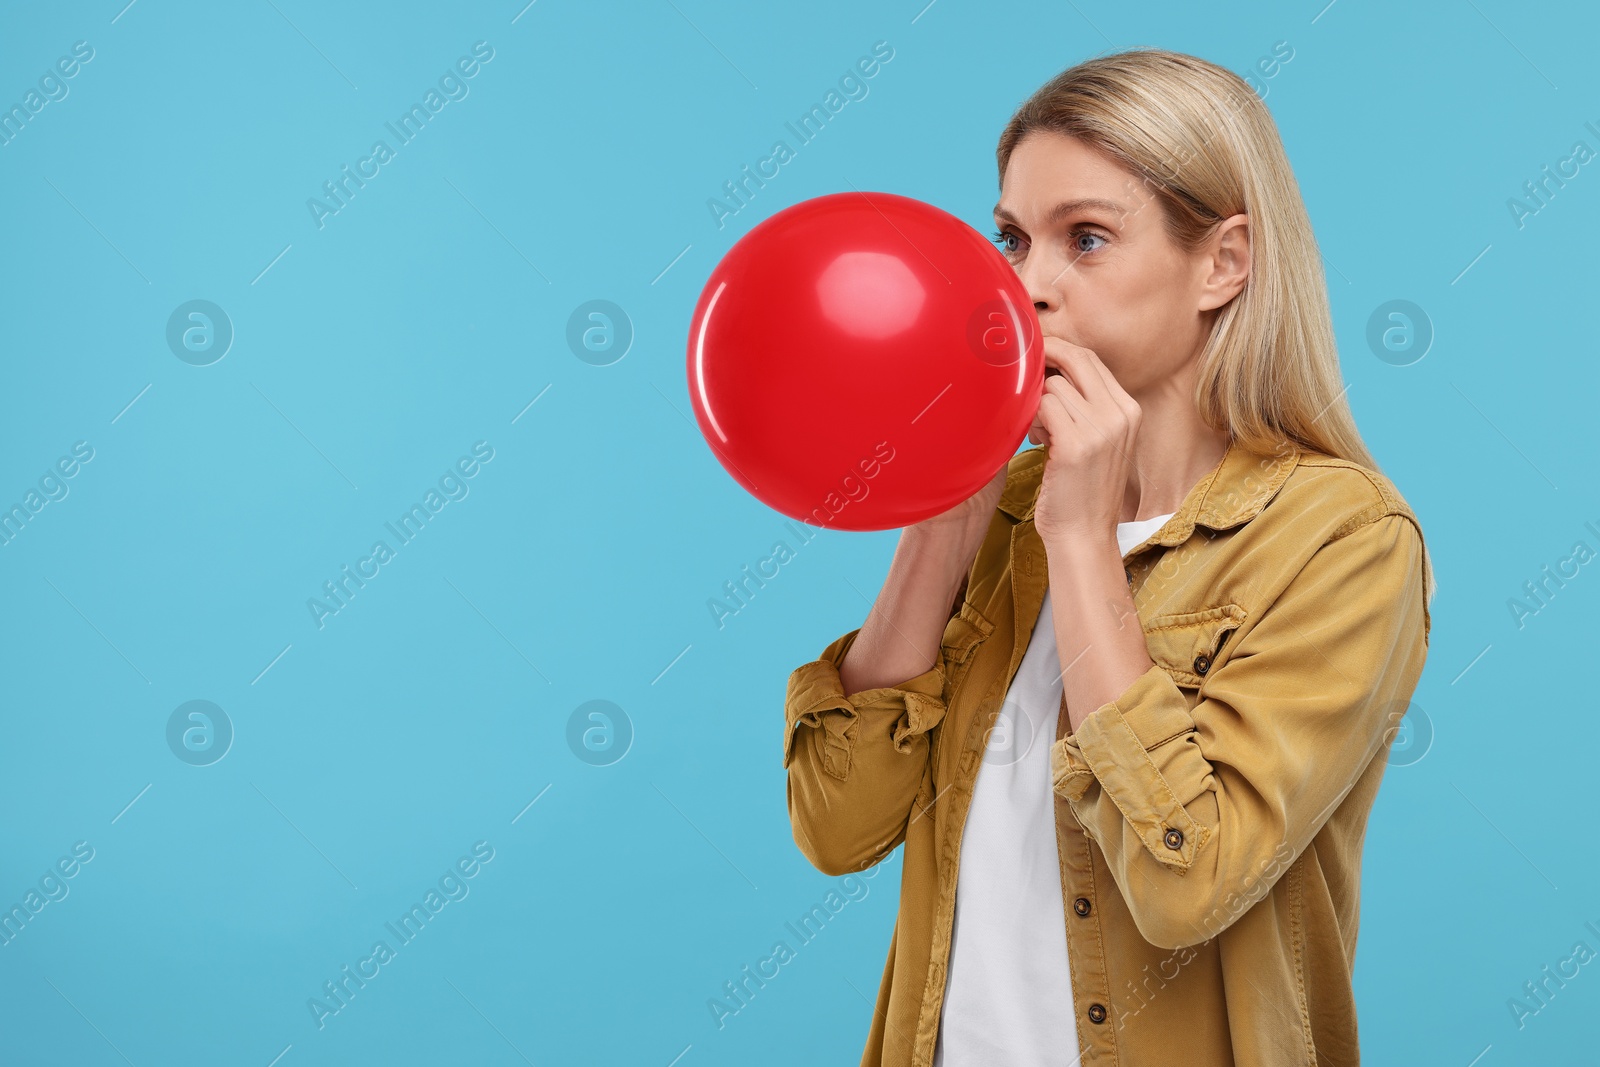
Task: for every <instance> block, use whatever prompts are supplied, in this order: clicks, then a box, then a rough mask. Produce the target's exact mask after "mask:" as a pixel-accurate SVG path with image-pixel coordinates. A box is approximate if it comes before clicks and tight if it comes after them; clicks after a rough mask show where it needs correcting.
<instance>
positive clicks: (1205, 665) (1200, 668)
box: [1194, 652, 1211, 674]
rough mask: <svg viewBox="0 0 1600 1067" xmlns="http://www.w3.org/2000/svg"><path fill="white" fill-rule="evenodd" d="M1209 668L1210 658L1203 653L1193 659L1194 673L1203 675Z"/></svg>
mask: <svg viewBox="0 0 1600 1067" xmlns="http://www.w3.org/2000/svg"><path fill="white" fill-rule="evenodd" d="M1210 668H1211V657H1210V656H1208V655H1206V654H1205V653H1204V652H1202V653H1200V654H1199V655H1198V656H1196V657H1195V658H1194V673H1196V674H1204V673H1206V671H1207V670H1209V669H1210Z"/></svg>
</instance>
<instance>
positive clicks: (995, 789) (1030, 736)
mask: <svg viewBox="0 0 1600 1067" xmlns="http://www.w3.org/2000/svg"><path fill="white" fill-rule="evenodd" d="M1171 517H1172V515H1170V514H1168V515H1157V516H1156V517H1154V518H1150V519H1144V520H1142V521H1139V522H1124V523H1118V524H1117V544H1118V547H1119V548H1120V549H1121V550H1122V551H1123V552H1124V553H1126V552H1127V551H1128V550H1129V549H1130V548H1132V547H1134V546H1135V545H1137V544H1139V543H1140V542H1142V541H1143V540H1144V539H1145V538H1147V537H1149V536H1150V535H1151V534H1153V533H1155V532H1156V531H1157V530H1158V529H1160V528H1161V525H1162V524H1163V523H1165V522H1166V521H1167V520H1168V519H1170V518H1171ZM1061 692H1062V685H1061V656H1060V652H1059V650H1058V649H1057V647H1056V632H1055V623H1054V620H1053V619H1052V618H1051V616H1050V593H1049V590H1048V589H1047V590H1046V591H1045V598H1044V605H1043V607H1042V608H1041V610H1040V612H1039V619H1038V621H1037V622H1036V623H1035V624H1034V627H1033V636H1032V637H1030V638H1029V640H1028V650H1027V652H1026V653H1024V655H1023V657H1022V662H1021V663H1020V664H1018V666H1017V674H1016V677H1015V678H1013V679H1012V681H1011V688H1010V689H1009V690H1008V691H1007V693H1006V699H1005V703H1004V704H1003V705H1002V706H1001V708H1000V711H999V713H998V716H997V718H996V719H995V724H994V729H993V731H992V732H991V733H990V735H989V742H988V746H987V748H986V749H985V751H984V757H983V762H982V763H981V764H980V765H979V767H978V777H977V782H976V783H975V785H974V786H973V793H972V807H971V809H970V810H969V811H968V812H967V821H966V824H965V826H964V827H963V828H962V838H961V861H960V864H961V866H960V870H959V871H958V872H957V876H956V909H955V926H954V931H953V934H952V941H951V946H950V964H949V972H948V975H947V979H946V984H945V994H944V1007H943V1010H942V1014H941V1017H940V1021H939V1040H938V1043H937V1045H936V1046H935V1049H934V1057H933V1063H934V1067H991V1065H994V1064H1005V1065H1006V1067H1071V1065H1074V1064H1076V1063H1077V1062H1078V1057H1079V1052H1078V1031H1077V1021H1076V1019H1075V1018H1074V1014H1073V1013H1074V1007H1073V1003H1072V977H1071V973H1070V971H1069V970H1068V968H1067V926H1066V923H1067V917H1066V909H1065V907H1064V901H1063V893H1062V888H1061V864H1060V859H1059V851H1058V849H1057V847H1056V807H1055V792H1054V790H1053V789H1052V788H1051V777H1050V747H1051V745H1052V744H1054V743H1055V738H1056V721H1057V716H1058V715H1059V713H1060V710H1061Z"/></svg>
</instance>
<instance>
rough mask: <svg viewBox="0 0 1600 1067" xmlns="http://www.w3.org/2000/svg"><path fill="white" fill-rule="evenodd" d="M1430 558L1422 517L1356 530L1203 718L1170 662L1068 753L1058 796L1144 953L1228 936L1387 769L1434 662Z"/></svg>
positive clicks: (1310, 576)
mask: <svg viewBox="0 0 1600 1067" xmlns="http://www.w3.org/2000/svg"><path fill="white" fill-rule="evenodd" d="M1422 553H1423V546H1422V537H1421V532H1420V530H1419V529H1418V528H1417V526H1416V525H1415V523H1414V521H1413V519H1412V518H1411V517H1409V516H1407V515H1401V514H1396V513H1384V514H1381V515H1379V516H1378V517H1377V518H1375V519H1372V520H1371V521H1368V522H1366V523H1365V524H1364V525H1359V526H1357V527H1356V528H1355V529H1353V530H1352V531H1351V532H1349V533H1346V534H1343V535H1342V536H1339V537H1337V538H1335V539H1333V540H1331V541H1329V542H1328V543H1327V544H1325V545H1323V546H1322V547H1321V548H1320V549H1318V550H1317V551H1316V552H1315V553H1314V554H1313V555H1312V556H1311V558H1310V560H1309V561H1308V562H1307V563H1306V564H1305V566H1304V568H1303V569H1302V570H1301V571H1300V572H1299V573H1298V574H1297V575H1296V576H1295V577H1294V578H1293V579H1292V580H1291V581H1290V582H1289V584H1288V585H1287V586H1286V587H1285V589H1284V590H1283V591H1282V593H1281V594H1280V595H1279V596H1278V597H1277V599H1276V600H1275V601H1274V602H1273V603H1272V605H1271V606H1270V607H1269V608H1268V609H1267V610H1266V611H1265V612H1264V613H1262V614H1261V617H1260V618H1259V619H1256V620H1251V625H1249V626H1248V627H1247V628H1244V629H1241V631H1240V634H1239V637H1238V644H1237V646H1236V647H1235V649H1234V650H1233V653H1232V655H1231V656H1229V657H1228V658H1226V659H1225V660H1223V661H1222V662H1221V665H1220V666H1217V667H1214V668H1213V669H1212V670H1211V671H1210V673H1209V675H1208V676H1207V677H1206V678H1205V680H1204V682H1203V683H1202V686H1201V689H1200V697H1201V699H1200V701H1199V703H1198V704H1195V705H1194V706H1193V708H1191V707H1190V699H1191V698H1190V697H1189V696H1187V695H1186V694H1185V693H1184V692H1183V691H1182V690H1181V689H1180V688H1179V686H1178V684H1177V682H1176V681H1175V680H1174V678H1173V676H1172V674H1171V673H1169V672H1168V671H1167V670H1166V669H1164V668H1163V667H1162V666H1161V665H1160V664H1159V663H1157V664H1156V665H1154V666H1152V667H1151V668H1150V669H1149V670H1147V671H1146V672H1145V673H1144V674H1142V675H1140V676H1139V677H1138V678H1137V679H1135V680H1134V681H1133V682H1132V683H1131V684H1130V685H1129V686H1128V688H1127V689H1126V690H1125V691H1124V692H1123V693H1122V694H1121V695H1119V696H1118V697H1117V698H1116V699H1115V700H1112V701H1111V702H1109V703H1106V704H1103V705H1101V706H1100V707H1098V708H1096V709H1095V710H1094V711H1093V712H1091V713H1090V714H1089V715H1088V716H1087V717H1086V718H1085V719H1084V720H1083V721H1082V723H1080V724H1079V726H1078V728H1077V730H1076V731H1074V732H1073V733H1072V734H1069V735H1067V736H1066V737H1063V738H1061V739H1059V740H1057V741H1056V742H1055V743H1054V745H1053V747H1052V749H1051V764H1052V772H1053V779H1054V788H1055V791H1056V792H1057V794H1059V795H1060V796H1061V797H1063V798H1064V799H1065V800H1066V801H1067V802H1068V803H1069V804H1070V805H1071V807H1072V810H1073V812H1074V813H1075V814H1076V815H1077V817H1078V820H1079V822H1080V823H1082V825H1083V826H1084V828H1085V830H1086V832H1087V833H1089V835H1090V836H1091V837H1092V838H1093V839H1094V840H1095V842H1096V843H1097V844H1098V845H1099V846H1100V848H1101V850H1102V852H1103V853H1104V855H1105V857H1106V860H1107V862H1108V864H1109V865H1110V868H1111V872H1112V875H1113V877H1114V879H1115V881H1116V883H1117V886H1118V888H1119V889H1120V890H1121V891H1122V894H1123V897H1124V898H1125V899H1126V901H1127V903H1128V906H1129V909H1130V911H1131V913H1132V915H1133V918H1134V921H1135V923H1136V924H1137V926H1138V927H1139V929H1140V931H1141V933H1142V934H1143V935H1144V937H1145V938H1146V940H1148V941H1150V942H1151V943H1152V944H1154V945H1158V946H1161V947H1165V948H1174V949H1176V948H1182V947H1185V946H1187V945H1192V944H1198V943H1199V942H1201V941H1205V940H1207V939H1209V938H1211V937H1214V936H1216V935H1217V934H1218V933H1220V932H1221V930H1222V929H1224V928H1225V927H1226V926H1227V925H1229V924H1231V923H1232V922H1233V921H1234V920H1235V919H1237V918H1238V917H1239V916H1240V915H1242V914H1243V913H1244V911H1245V910H1247V909H1248V905H1249V904H1250V903H1253V901H1254V900H1255V899H1259V897H1260V896H1261V895H1263V894H1264V893H1265V892H1266V891H1267V889H1269V888H1270V887H1271V885H1272V883H1273V882H1274V881H1275V880H1276V879H1277V877H1278V876H1280V875H1281V874H1282V873H1283V871H1284V870H1285V869H1286V868H1287V867H1288V865H1289V864H1290V863H1292V862H1293V860H1294V859H1295V858H1296V857H1298V856H1299V855H1300V853H1301V852H1302V851H1303V850H1304V849H1305V847H1306V845H1307V844H1308V843H1309V842H1310V841H1311V839H1312V838H1313V837H1314V836H1315V835H1316V834H1317V832H1318V831H1319V830H1320V829H1321V828H1322V826H1323V824H1324V823H1326V821H1327V819H1328V817H1329V816H1330V815H1331V814H1332V813H1333V811H1334V810H1335V809H1336V808H1337V807H1338V805H1339V803H1340V801H1342V800H1343V799H1344V796H1345V794H1347V793H1348V792H1349V791H1350V789H1351V788H1352V787H1353V786H1354V785H1355V783H1356V781H1357V780H1358V779H1359V778H1360V776H1361V774H1362V773H1363V771H1365V770H1366V768H1367V766H1368V765H1369V764H1370V762H1371V761H1372V760H1373V758H1375V757H1380V753H1381V750H1382V748H1383V745H1384V743H1385V742H1386V741H1387V740H1388V739H1389V738H1391V737H1392V736H1393V733H1394V731H1395V730H1396V729H1397V728H1398V726H1399V721H1400V718H1401V717H1402V716H1403V715H1404V713H1405V710H1406V708H1407V707H1408V706H1409V703H1410V698H1411V694H1412V693H1413V692H1414V691H1415V688H1416V685H1417V682H1418V679H1419V678H1420V676H1421V673H1422V668H1423V662H1424V660H1425V658H1426V656H1427V644H1428V628H1429V620H1428V617H1427V614H1426V604H1425V601H1424V591H1423V579H1422V574H1423V554H1422ZM1380 758H1381V757H1380Z"/></svg>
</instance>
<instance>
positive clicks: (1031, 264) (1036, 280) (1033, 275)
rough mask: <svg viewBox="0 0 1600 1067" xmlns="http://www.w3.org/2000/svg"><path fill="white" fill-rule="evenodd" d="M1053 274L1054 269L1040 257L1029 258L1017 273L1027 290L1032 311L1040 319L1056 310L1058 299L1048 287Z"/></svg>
mask: <svg viewBox="0 0 1600 1067" xmlns="http://www.w3.org/2000/svg"><path fill="white" fill-rule="evenodd" d="M1054 273H1055V270H1054V268H1051V267H1050V266H1049V264H1048V263H1046V262H1045V259H1044V257H1042V256H1029V257H1028V258H1027V259H1026V260H1024V261H1023V262H1022V264H1021V265H1020V267H1019V269H1018V271H1017V276H1018V277H1019V278H1020V279H1021V280H1022V284H1023V286H1024V287H1025V288H1026V289H1027V290H1028V297H1029V298H1030V299H1031V300H1032V301H1033V310H1034V311H1036V312H1038V313H1039V315H1040V316H1041V317H1042V316H1043V315H1044V314H1045V313H1046V312H1049V311H1054V310H1057V307H1056V305H1057V302H1058V299H1059V298H1058V297H1057V295H1056V293H1055V292H1054V290H1053V288H1052V287H1051V285H1050V281H1051V278H1052V275H1053V274H1054Z"/></svg>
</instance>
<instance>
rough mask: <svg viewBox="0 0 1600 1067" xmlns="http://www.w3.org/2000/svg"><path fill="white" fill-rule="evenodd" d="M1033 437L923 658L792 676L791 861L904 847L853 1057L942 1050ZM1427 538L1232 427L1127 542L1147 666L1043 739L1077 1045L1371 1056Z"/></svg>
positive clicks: (1034, 462)
mask: <svg viewBox="0 0 1600 1067" xmlns="http://www.w3.org/2000/svg"><path fill="white" fill-rule="evenodd" d="M1046 455H1047V449H1046V446H1043V445H1040V446H1037V447H1034V448H1030V449H1028V450H1027V451H1024V452H1021V453H1019V454H1018V455H1016V456H1015V457H1013V458H1012V460H1011V461H1010V463H1009V467H1008V474H1007V477H1006V483H1005V489H1004V492H1003V493H1002V495H1001V498H1000V503H999V506H998V507H997V508H996V510H995V514H994V515H993V517H992V518H991V520H990V524H989V529H988V532H987V535H986V538H985V540H984V543H983V545H982V547H981V548H980V549H979V551H978V554H977V558H976V559H975V560H974V561H973V565H972V569H971V571H970V572H969V574H968V577H967V582H966V586H965V588H964V591H963V593H962V594H960V595H959V597H958V601H959V603H958V604H953V605H952V608H953V611H952V614H951V616H950V619H949V622H948V623H947V625H946V627H945V630H944V635H943V639H942V642H941V647H940V651H939V659H938V662H937V663H935V664H934V665H933V666H932V667H930V668H929V669H928V670H927V671H925V672H923V673H922V674H919V675H917V676H916V677H915V678H911V679H908V680H907V681H905V682H902V683H900V684H899V685H896V686H886V687H881V688H875V689H868V690H863V691H861V692H858V693H852V694H850V695H849V696H845V695H844V692H843V688H842V686H841V685H840V681H839V664H840V663H842V662H843V660H844V656H845V653H846V652H848V650H849V648H850V645H851V644H852V643H853V642H854V640H855V638H856V635H857V634H859V633H860V629H859V628H857V629H855V630H852V631H850V632H849V633H847V634H844V635H843V636H841V637H839V638H837V639H835V640H834V641H833V642H832V643H831V644H829V645H828V646H827V647H826V648H824V649H823V650H822V653H821V655H820V656H819V657H818V658H817V659H815V660H813V661H811V662H809V663H805V664H803V665H801V666H800V667H797V668H796V669H795V670H794V671H793V672H792V673H791V674H790V675H789V679H788V686H787V694H786V698H785V718H786V727H785V733H784V742H783V764H784V767H785V768H786V770H787V774H788V806H789V817H790V822H791V824H792V827H793V830H794V839H795V843H796V844H797V845H798V846H799V848H800V851H801V852H802V853H803V854H804V855H805V856H806V858H807V859H808V860H810V862H811V863H812V864H813V865H814V866H815V867H817V869H818V870H820V871H822V872H823V873H825V874H829V875H842V874H846V873H850V872H854V871H860V870H864V869H866V868H869V867H871V866H873V865H875V864H876V863H878V862H880V861H881V860H882V859H883V858H884V857H885V856H887V855H888V853H889V852H890V851H892V850H893V849H894V848H895V847H896V846H898V845H900V844H902V843H904V845H905V854H904V871H903V873H902V876H901V886H900V906H899V913H898V915H897V917H896V921H895V929H894V934H893V937H892V938H891V940H890V943H889V956H888V960H887V962H886V964H885V967H884V972H883V978H882V982H881V984H880V986H879V990H878V1001H877V1005H876V1009H875V1011H874V1013H873V1017H872V1021H871V1024H870V1028H869V1031H868V1035H867V1044H866V1050H865V1052H864V1054H863V1056H862V1060H861V1063H862V1067H929V1064H930V1063H931V1062H932V1058H933V1049H934V1042H935V1039H936V1037H937V1035H938V1029H939V1014H940V1010H941V1008H942V1005H943V1000H944V988H945V980H946V968H947V965H948V960H949V953H950V940H951V921H952V915H953V912H954V904H955V886H956V874H957V870H958V867H959V856H960V847H961V829H962V825H963V821H964V819H965V817H966V813H967V809H968V806H969V804H970V803H971V800H972V787H973V783H974V781H975V780H976V777H977V770H978V767H979V764H980V762H981V760H982V756H983V751H984V745H985V736H986V733H987V731H988V729H989V728H990V726H991V725H992V724H993V722H994V717H995V714H996V712H997V711H998V710H999V708H1000V705H1001V703H1002V701H1003V699H1004V696H1005V693H1006V691H1007V689H1008V688H1009V686H1010V683H1011V679H1012V677H1013V676H1014V675H1015V673H1016V670H1017V667H1018V665H1019V663H1020V662H1021V660H1022V657H1023V654H1024V652H1026V650H1027V646H1028V640H1029V638H1030V636H1031V634H1032V631H1033V625H1034V622H1035V620H1037V619H1038V617H1039V613H1040V607H1041V604H1042V603H1043V599H1044V593H1045V589H1046V586H1047V584H1048V573H1047V569H1046V558H1045V551H1044V544H1043V542H1042V541H1041V540H1040V538H1039V535H1038V533H1037V532H1036V531H1035V529H1034V524H1033V518H1032V516H1033V504H1034V501H1035V499H1036V498H1037V495H1038V491H1039V484H1040V480H1041V477H1042V474H1043V470H1044V460H1045V458H1046ZM1423 552H1424V547H1423V540H1422V531H1421V527H1420V525H1419V524H1418V522H1417V519H1416V517H1415V516H1414V515H1413V514H1412V512H1411V510H1410V508H1409V507H1408V506H1407V504H1406V502H1405V501H1404V499H1402V497H1401V496H1400V494H1399V492H1398V491H1397V490H1396V489H1395V487H1394V485H1393V484H1392V483H1391V482H1390V481H1389V480H1388V479H1387V478H1386V477H1384V476H1383V475H1382V474H1380V473H1378V472H1376V471H1373V470H1371V469H1369V468H1366V467H1363V466H1360V465H1358V464H1356V463H1353V462H1350V461H1348V460H1344V459H1338V458H1335V457H1332V456H1326V455H1321V454H1318V453H1314V452H1308V451H1304V450H1301V449H1298V448H1296V447H1294V446H1293V445H1285V446H1284V449H1283V450H1282V451H1281V452H1280V453H1279V454H1275V455H1261V454H1256V453H1253V452H1249V451H1246V450H1245V449H1244V448H1242V447H1241V446H1239V445H1238V444H1237V443H1230V445H1229V446H1228V449H1227V451H1226V452H1225V453H1224V455H1223V456H1222V458H1221V460H1219V461H1218V463H1217V465H1216V467H1214V468H1213V469H1212V470H1211V471H1210V472H1208V473H1207V474H1206V476H1205V477H1203V478H1201V479H1200V481H1199V482H1198V483H1196V485H1195V486H1194V487H1193V488H1191V489H1190V491H1189V493H1188V494H1187V495H1186V496H1185V498H1184V500H1183V503H1182V504H1181V505H1180V506H1179V508H1178V510H1177V512H1176V513H1174V515H1173V516H1172V517H1171V518H1170V519H1168V520H1167V521H1166V523H1164V524H1163V525H1162V526H1161V527H1160V529H1158V530H1157V531H1156V532H1155V533H1154V534H1152V535H1150V536H1149V537H1148V538H1146V539H1145V540H1144V541H1143V542H1141V543H1140V544H1139V545H1136V546H1135V547H1134V548H1132V549H1131V550H1129V551H1128V552H1127V553H1125V554H1124V556H1123V559H1124V563H1125V566H1126V568H1127V574H1128V579H1129V582H1130V584H1131V587H1132V590H1133V595H1134V600H1135V603H1136V605H1137V608H1138V613H1139V621H1140V625H1141V627H1142V628H1143V630H1144V633H1145V640H1146V645H1147V647H1148V648H1149V651H1150V658H1151V660H1152V661H1153V662H1154V666H1152V667H1151V668H1150V669H1149V670H1148V671H1146V672H1145V673H1144V674H1143V675H1141V676H1140V677H1139V678H1138V679H1136V680H1135V681H1134V682H1133V683H1132V684H1130V685H1129V686H1128V688H1127V689H1126V691H1124V692H1123V693H1122V694H1121V695H1120V696H1118V697H1117V698H1116V699H1115V700H1113V701H1111V702H1109V703H1106V704H1103V705H1101V706H1100V707H1099V708H1096V709H1095V710H1094V711H1093V712H1091V713H1090V714H1089V716H1088V717H1087V718H1085V719H1084V720H1083V722H1082V724H1081V725H1080V726H1079V727H1078V729H1077V730H1076V731H1075V732H1074V733H1071V734H1068V735H1066V736H1065V737H1062V738H1060V739H1058V740H1056V741H1055V742H1054V743H1053V745H1052V748H1051V753H1050V758H1051V772H1052V779H1053V788H1054V792H1055V795H1056V805H1055V808H1056V835H1057V836H1056V840H1057V844H1058V849H1059V853H1060V863H1061V881H1062V887H1063V893H1062V907H1063V909H1064V915H1065V918H1066V922H1067V944H1068V959H1069V963H1070V968H1071V975H1072V996H1073V1003H1074V1014H1075V1023H1076V1028H1077V1037H1078V1046H1079V1049H1078V1051H1079V1053H1080V1054H1081V1056H1082V1063H1084V1064H1093V1065H1096V1067H1113V1065H1122V1067H1152V1065H1166V1064H1177V1063H1181V1064H1184V1065H1186V1067H1224V1065H1233V1067H1291V1065H1296V1064H1304V1065H1308V1067H1309V1065H1322V1064H1339V1065H1342V1067H1348V1065H1354V1064H1357V1063H1358V1062H1359V1058H1360V1056H1359V1045H1358V1042H1357V1027H1356V1005H1355V997H1354V992H1353V989H1352V985H1351V972H1352V969H1353V966H1354V962H1355V947H1356V931H1357V927H1358V924H1359V915H1360V912H1359V896H1360V880H1361V849H1362V843H1363V839H1364V835H1365V829H1366V821H1367V815H1368V813H1369V812H1370V811H1371V809H1372V803H1373V799H1374V797H1375V795H1376V793H1377V790H1378V784H1379V781H1380V780H1381V779H1382V777H1383V769H1384V766H1385V764H1386V757H1387V754H1388V751H1389V746H1390V743H1391V742H1392V741H1393V738H1394V734H1395V732H1396V731H1397V730H1398V729H1399V726H1400V720H1401V718H1402V717H1403V716H1404V714H1405V712H1406V710H1407V708H1408V707H1409V705H1410V700H1411V695H1412V693H1413V692H1414V691H1415V689H1416V685H1417V682H1418V679H1419V678H1420V676H1421V674H1422V668H1423V662H1424V660H1425V658H1426V656H1427V649H1428V635H1429V630H1430V627H1431V617H1430V613H1429V605H1428V601H1427V597H1426V595H1425V591H1424V588H1423V584H1424V582H1423V573H1424V572H1423ZM1064 1009H1065V1006H1064ZM1063 1062H1064V1063H1070V1062H1072V1059H1071V1050H1064V1055H1063ZM960 1067H965V1065H960Z"/></svg>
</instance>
